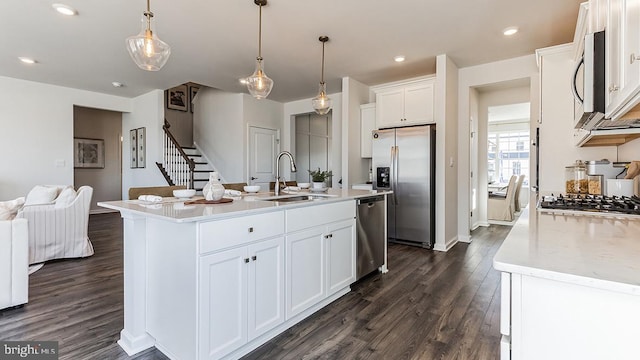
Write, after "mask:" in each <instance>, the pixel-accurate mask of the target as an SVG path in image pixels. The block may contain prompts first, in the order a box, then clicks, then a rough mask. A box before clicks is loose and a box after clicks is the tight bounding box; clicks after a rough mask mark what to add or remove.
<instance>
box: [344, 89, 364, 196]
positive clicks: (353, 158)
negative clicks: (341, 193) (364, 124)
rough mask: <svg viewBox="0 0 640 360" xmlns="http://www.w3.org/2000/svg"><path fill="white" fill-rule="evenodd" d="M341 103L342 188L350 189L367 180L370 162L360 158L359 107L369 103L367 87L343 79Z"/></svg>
mask: <svg viewBox="0 0 640 360" xmlns="http://www.w3.org/2000/svg"><path fill="white" fill-rule="evenodd" d="M342 103H343V104H345V106H343V107H342V137H343V139H344V140H345V141H343V142H342V153H343V154H345V156H343V159H345V161H344V162H343V163H342V186H343V187H346V188H351V185H353V184H362V183H365V182H367V181H368V180H369V166H370V161H369V159H363V158H362V157H360V136H361V132H360V105H362V104H367V103H369V87H368V86H367V85H364V84H362V83H360V82H358V81H356V80H354V79H351V78H349V77H343V78H342Z"/></svg>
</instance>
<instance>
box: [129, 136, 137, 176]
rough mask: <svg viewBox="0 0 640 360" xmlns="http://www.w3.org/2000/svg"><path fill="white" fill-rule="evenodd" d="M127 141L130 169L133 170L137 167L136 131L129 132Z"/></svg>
mask: <svg viewBox="0 0 640 360" xmlns="http://www.w3.org/2000/svg"><path fill="white" fill-rule="evenodd" d="M129 141H130V145H129V149H130V150H131V154H130V158H131V168H132V169H135V168H137V167H138V151H137V149H138V129H133V130H129Z"/></svg>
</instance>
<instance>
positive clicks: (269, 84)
mask: <svg viewBox="0 0 640 360" xmlns="http://www.w3.org/2000/svg"><path fill="white" fill-rule="evenodd" d="M246 81H247V89H248V90H249V93H250V94H251V96H253V97H254V98H256V99H264V98H266V97H267V96H269V93H270V92H271V89H272V88H273V80H271V78H269V77H268V76H267V75H266V74H265V73H264V70H262V58H257V59H256V71H254V72H253V74H251V76H249V77H248V78H247V79H246Z"/></svg>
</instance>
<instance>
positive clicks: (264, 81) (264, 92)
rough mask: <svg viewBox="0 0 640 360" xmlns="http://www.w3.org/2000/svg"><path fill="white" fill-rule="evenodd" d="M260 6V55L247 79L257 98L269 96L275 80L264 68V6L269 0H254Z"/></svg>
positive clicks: (249, 88) (249, 87)
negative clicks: (266, 73) (254, 68)
mask: <svg viewBox="0 0 640 360" xmlns="http://www.w3.org/2000/svg"><path fill="white" fill-rule="evenodd" d="M253 2H254V3H255V4H256V5H258V6H259V7H260V22H259V26H258V57H257V58H256V70H255V71H254V72H253V74H252V75H251V76H249V77H248V78H247V79H246V83H247V89H248V90H249V93H250V94H251V95H252V96H253V97H254V98H256V99H264V98H266V97H267V96H269V93H270V92H271V89H272V88H273V80H271V79H270V78H269V77H268V76H267V75H265V73H264V70H263V69H262V7H263V6H265V5H267V0H254V1H253Z"/></svg>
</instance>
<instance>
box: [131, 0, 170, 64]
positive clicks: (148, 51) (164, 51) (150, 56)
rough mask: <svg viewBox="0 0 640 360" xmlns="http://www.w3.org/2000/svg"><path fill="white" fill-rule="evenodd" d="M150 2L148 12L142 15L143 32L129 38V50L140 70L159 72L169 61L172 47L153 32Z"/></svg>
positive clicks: (148, 0)
mask: <svg viewBox="0 0 640 360" xmlns="http://www.w3.org/2000/svg"><path fill="white" fill-rule="evenodd" d="M149 2H150V0H147V11H145V12H144V13H142V31H140V33H139V34H138V35H135V36H130V37H128V38H127V50H128V51H129V55H131V58H132V59H133V61H134V62H135V63H136V65H138V67H139V68H140V69H142V70H147V71H158V70H160V69H161V68H162V67H163V66H164V64H165V63H166V62H167V60H168V59H169V55H171V47H170V46H169V45H168V44H167V43H165V42H164V41H162V40H160V39H159V38H158V37H157V36H156V34H154V33H153V31H152V30H151V18H153V13H152V12H151V7H150V4H149ZM154 29H155V26H154Z"/></svg>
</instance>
